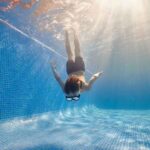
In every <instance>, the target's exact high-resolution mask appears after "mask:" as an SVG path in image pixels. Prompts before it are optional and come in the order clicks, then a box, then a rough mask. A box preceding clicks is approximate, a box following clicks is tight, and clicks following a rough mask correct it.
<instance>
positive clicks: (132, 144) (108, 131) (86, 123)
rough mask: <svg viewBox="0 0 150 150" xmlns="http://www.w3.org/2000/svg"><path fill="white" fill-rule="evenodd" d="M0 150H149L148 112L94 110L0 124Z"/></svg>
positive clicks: (149, 116) (149, 117)
mask: <svg viewBox="0 0 150 150" xmlns="http://www.w3.org/2000/svg"><path fill="white" fill-rule="evenodd" d="M0 135H1V136H0V149H3V150H11V149H13V150H21V149H23V150H25V149H28V150H29V149H34V150H35V149H36V150H37V149H39V150H40V149H44V150H47V149H105V150H107V149H108V150H124V149H126V150H127V149H128V150H137V149H141V150H148V149H150V111H148V110H147V111H128V110H101V109H98V108H96V107H95V106H85V107H82V108H74V109H67V110H64V111H61V112H48V113H43V114H39V115H36V116H33V117H31V118H15V119H13V120H8V121H5V122H1V123H0Z"/></svg>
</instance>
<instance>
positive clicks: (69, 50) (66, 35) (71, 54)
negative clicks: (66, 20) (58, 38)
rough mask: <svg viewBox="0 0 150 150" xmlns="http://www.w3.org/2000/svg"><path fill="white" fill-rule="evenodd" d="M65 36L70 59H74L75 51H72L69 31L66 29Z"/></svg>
mask: <svg viewBox="0 0 150 150" xmlns="http://www.w3.org/2000/svg"><path fill="white" fill-rule="evenodd" d="M65 37H66V41H65V45H66V51H67V55H68V60H73V52H72V50H71V46H70V41H69V36H68V31H65Z"/></svg>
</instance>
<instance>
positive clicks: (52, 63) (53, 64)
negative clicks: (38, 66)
mask: <svg viewBox="0 0 150 150" xmlns="http://www.w3.org/2000/svg"><path fill="white" fill-rule="evenodd" d="M50 64H51V67H52V69H53V70H54V69H56V62H54V61H51V62H50Z"/></svg>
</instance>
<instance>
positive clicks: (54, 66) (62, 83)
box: [51, 62, 65, 91]
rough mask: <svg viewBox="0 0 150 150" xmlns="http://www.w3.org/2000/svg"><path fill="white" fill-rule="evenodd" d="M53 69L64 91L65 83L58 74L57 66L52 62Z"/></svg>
mask: <svg viewBox="0 0 150 150" xmlns="http://www.w3.org/2000/svg"><path fill="white" fill-rule="evenodd" d="M51 68H52V71H53V74H54V77H55V79H56V80H57V82H58V83H59V85H60V87H61V88H62V90H63V91H64V85H65V84H64V82H63V80H62V79H61V78H60V75H59V74H58V72H57V71H56V65H55V64H54V63H53V62H51Z"/></svg>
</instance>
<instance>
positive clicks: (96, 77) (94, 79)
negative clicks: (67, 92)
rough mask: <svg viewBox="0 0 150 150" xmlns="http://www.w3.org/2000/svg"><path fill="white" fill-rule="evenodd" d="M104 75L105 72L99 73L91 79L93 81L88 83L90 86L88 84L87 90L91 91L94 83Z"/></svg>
mask: <svg viewBox="0 0 150 150" xmlns="http://www.w3.org/2000/svg"><path fill="white" fill-rule="evenodd" d="M102 74H103V71H101V72H98V73H96V74H94V75H93V76H92V77H91V79H90V80H89V82H88V84H87V90H89V89H90V88H91V87H92V85H93V83H94V82H95V81H96V80H97V79H98V78H99V77H100V76H101V75H102Z"/></svg>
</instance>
